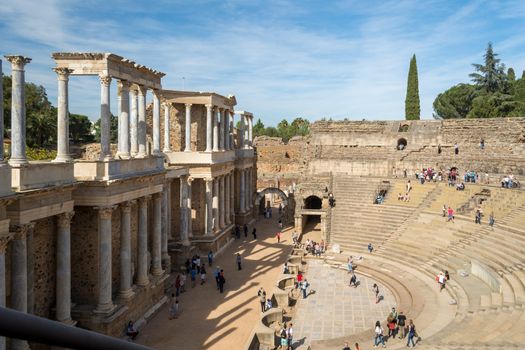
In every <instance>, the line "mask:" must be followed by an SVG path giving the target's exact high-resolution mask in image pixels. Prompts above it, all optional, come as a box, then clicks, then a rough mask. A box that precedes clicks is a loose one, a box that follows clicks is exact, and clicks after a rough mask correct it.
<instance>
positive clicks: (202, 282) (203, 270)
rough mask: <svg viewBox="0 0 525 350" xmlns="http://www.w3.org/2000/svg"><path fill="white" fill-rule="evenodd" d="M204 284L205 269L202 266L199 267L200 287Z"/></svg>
mask: <svg viewBox="0 0 525 350" xmlns="http://www.w3.org/2000/svg"><path fill="white" fill-rule="evenodd" d="M204 283H206V269H205V268H204V265H202V267H201V286H202V285H203V284H204Z"/></svg>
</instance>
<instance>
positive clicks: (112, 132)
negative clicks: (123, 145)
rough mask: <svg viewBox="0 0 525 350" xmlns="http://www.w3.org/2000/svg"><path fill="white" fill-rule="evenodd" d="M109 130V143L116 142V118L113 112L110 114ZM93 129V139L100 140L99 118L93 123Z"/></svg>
mask: <svg viewBox="0 0 525 350" xmlns="http://www.w3.org/2000/svg"><path fill="white" fill-rule="evenodd" d="M109 124H110V131H109V140H110V142H111V143H117V141H118V118H117V117H116V116H114V115H113V114H111V115H110V121H109ZM93 130H94V134H95V141H96V142H100V118H99V119H98V120H97V121H96V122H95V123H94V124H93Z"/></svg>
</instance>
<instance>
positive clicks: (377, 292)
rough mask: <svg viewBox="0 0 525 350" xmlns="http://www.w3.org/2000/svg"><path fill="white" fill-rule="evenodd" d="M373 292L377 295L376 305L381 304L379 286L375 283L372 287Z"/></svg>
mask: <svg viewBox="0 0 525 350" xmlns="http://www.w3.org/2000/svg"><path fill="white" fill-rule="evenodd" d="M372 290H373V291H374V294H375V295H376V304H377V303H379V286H378V285H377V284H376V283H374V285H373V286H372Z"/></svg>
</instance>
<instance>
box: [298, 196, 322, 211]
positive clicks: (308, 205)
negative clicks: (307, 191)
mask: <svg viewBox="0 0 525 350" xmlns="http://www.w3.org/2000/svg"><path fill="white" fill-rule="evenodd" d="M322 207H323V201H322V200H321V198H319V197H317V196H309V197H306V199H305V200H304V206H303V208H304V209H321V208H322Z"/></svg>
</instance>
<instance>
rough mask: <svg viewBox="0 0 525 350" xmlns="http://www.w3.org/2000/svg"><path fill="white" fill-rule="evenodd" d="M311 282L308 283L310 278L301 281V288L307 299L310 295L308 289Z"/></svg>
mask: <svg viewBox="0 0 525 350" xmlns="http://www.w3.org/2000/svg"><path fill="white" fill-rule="evenodd" d="M309 286H310V284H309V283H308V280H307V279H306V278H305V279H304V281H302V282H301V290H302V291H303V299H306V297H307V296H308V294H307V290H308V287H309Z"/></svg>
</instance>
